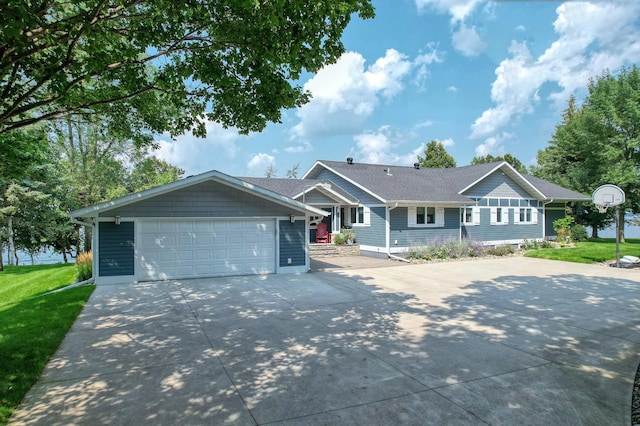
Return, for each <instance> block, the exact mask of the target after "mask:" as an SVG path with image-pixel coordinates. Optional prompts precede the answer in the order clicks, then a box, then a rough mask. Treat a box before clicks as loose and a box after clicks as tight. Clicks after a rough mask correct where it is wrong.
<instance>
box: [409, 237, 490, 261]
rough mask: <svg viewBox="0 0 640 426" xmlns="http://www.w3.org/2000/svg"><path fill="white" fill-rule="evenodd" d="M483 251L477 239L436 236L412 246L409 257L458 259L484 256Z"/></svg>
mask: <svg viewBox="0 0 640 426" xmlns="http://www.w3.org/2000/svg"><path fill="white" fill-rule="evenodd" d="M483 251H484V248H483V246H482V244H481V243H479V242H477V241H472V240H462V241H458V240H453V239H449V240H443V239H439V238H436V239H434V240H433V241H431V242H428V243H427V244H426V245H414V246H411V247H410V248H409V250H408V251H407V258H409V259H422V260H432V259H457V258H461V257H478V256H482V254H483Z"/></svg>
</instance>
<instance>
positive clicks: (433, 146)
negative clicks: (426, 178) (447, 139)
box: [418, 140, 456, 169]
mask: <svg viewBox="0 0 640 426" xmlns="http://www.w3.org/2000/svg"><path fill="white" fill-rule="evenodd" d="M418 162H419V163H420V166H421V167H434V168H440V169H446V168H450V167H455V166H456V160H455V159H454V158H453V157H452V156H451V154H449V153H448V152H447V149H446V148H445V147H444V145H443V144H442V142H440V141H437V140H432V141H431V142H429V143H428V144H427V146H426V147H425V149H424V157H421V156H420V155H418Z"/></svg>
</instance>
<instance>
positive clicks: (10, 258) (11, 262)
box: [7, 216, 17, 266]
mask: <svg viewBox="0 0 640 426" xmlns="http://www.w3.org/2000/svg"><path fill="white" fill-rule="evenodd" d="M7 231H8V232H9V256H8V258H7V261H8V263H9V266H13V265H16V264H17V256H16V246H15V242H14V241H13V217H11V216H9V220H8V222H7ZM14 259H16V263H14Z"/></svg>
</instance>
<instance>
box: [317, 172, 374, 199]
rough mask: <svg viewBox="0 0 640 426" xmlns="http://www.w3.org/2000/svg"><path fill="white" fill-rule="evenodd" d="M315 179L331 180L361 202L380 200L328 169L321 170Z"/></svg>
mask: <svg viewBox="0 0 640 426" xmlns="http://www.w3.org/2000/svg"><path fill="white" fill-rule="evenodd" d="M316 179H321V180H328V181H330V182H332V183H333V184H335V185H338V186H339V187H340V188H342V189H344V190H345V191H347V192H348V193H349V194H351V196H352V197H354V198H355V199H357V200H360V203H361V204H365V205H366V204H378V203H380V200H379V199H377V198H375V197H373V196H371V194H369V193H368V192H365V191H363V190H362V189H360V188H359V187H357V186H356V185H353V184H352V183H350V182H347V181H346V180H345V179H342V178H341V177H339V176H336V175H335V174H333V173H331V172H330V171H329V170H326V169H325V170H322V171H321V172H320V173H319V174H318V176H316Z"/></svg>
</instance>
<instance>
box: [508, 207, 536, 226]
mask: <svg viewBox="0 0 640 426" xmlns="http://www.w3.org/2000/svg"><path fill="white" fill-rule="evenodd" d="M512 209H513V223H515V224H520V225H537V224H538V208H537V207H525V206H521V207H512ZM527 210H529V211H530V212H531V217H530V220H526V218H527ZM521 211H524V218H525V220H520V213H521Z"/></svg>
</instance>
